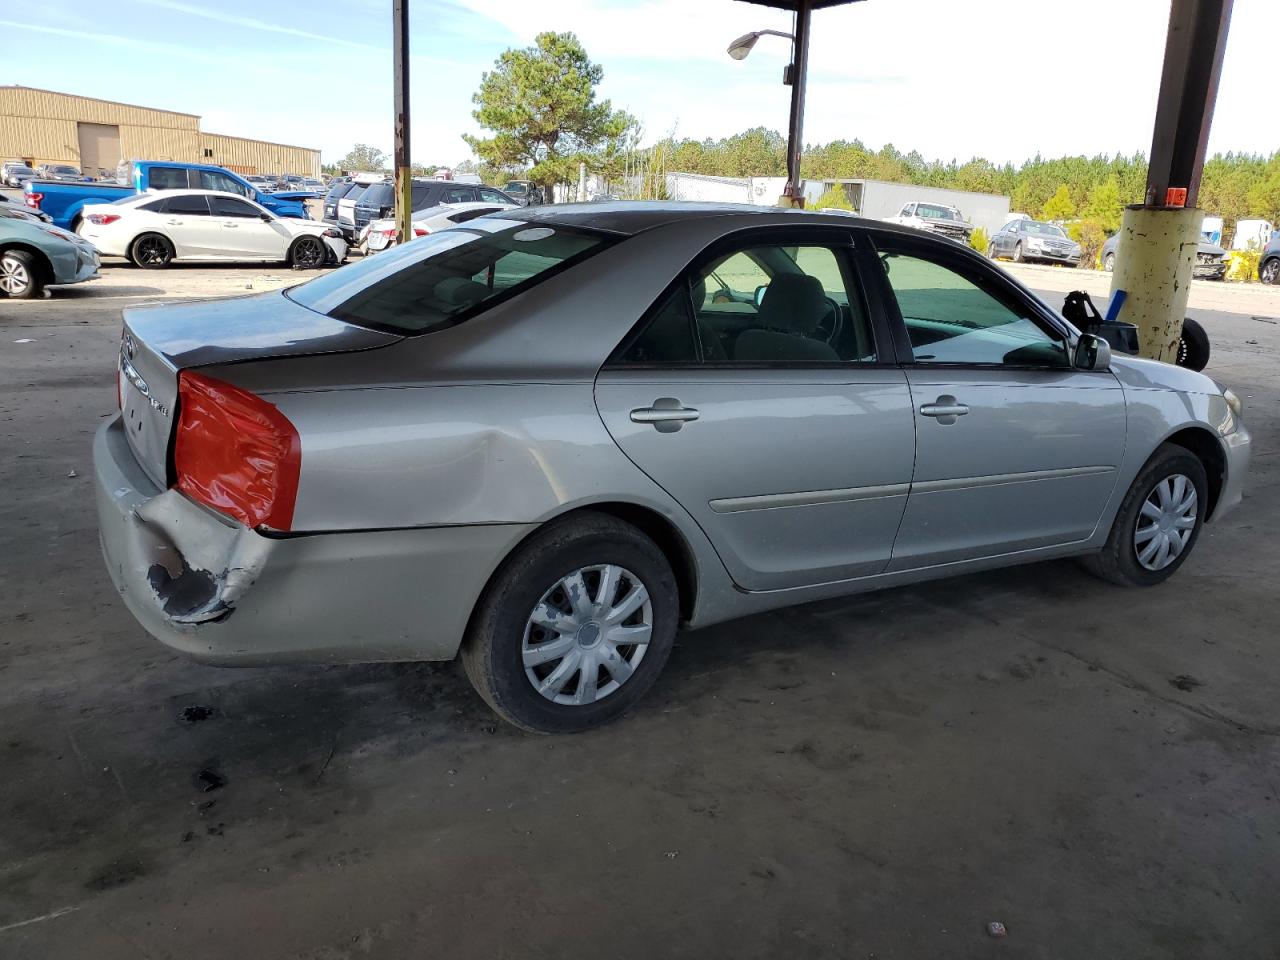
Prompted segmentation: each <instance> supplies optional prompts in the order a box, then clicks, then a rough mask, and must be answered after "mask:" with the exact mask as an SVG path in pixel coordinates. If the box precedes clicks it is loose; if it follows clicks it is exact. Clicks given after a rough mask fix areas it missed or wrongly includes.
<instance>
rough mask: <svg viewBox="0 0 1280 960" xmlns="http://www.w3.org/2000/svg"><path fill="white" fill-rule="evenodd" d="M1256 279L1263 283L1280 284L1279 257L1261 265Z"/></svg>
mask: <svg viewBox="0 0 1280 960" xmlns="http://www.w3.org/2000/svg"><path fill="white" fill-rule="evenodd" d="M1224 276H1225V274H1224ZM1258 279H1259V280H1261V281H1262V282H1263V283H1280V257H1272V258H1271V259H1270V260H1268V261H1266V262H1265V263H1263V265H1262V266H1261V267H1259V268H1258Z"/></svg>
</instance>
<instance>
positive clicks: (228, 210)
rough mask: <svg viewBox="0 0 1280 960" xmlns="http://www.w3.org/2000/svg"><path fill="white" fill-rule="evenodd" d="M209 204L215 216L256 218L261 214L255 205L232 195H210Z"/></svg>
mask: <svg viewBox="0 0 1280 960" xmlns="http://www.w3.org/2000/svg"><path fill="white" fill-rule="evenodd" d="M209 206H210V207H211V208H212V209H213V215H214V216H215V217H242V218H245V219H256V218H257V217H258V216H260V215H261V213H260V211H259V210H258V208H257V207H254V206H253V205H251V204H248V203H245V202H244V201H243V200H236V199H235V198H233V197H210V198H209Z"/></svg>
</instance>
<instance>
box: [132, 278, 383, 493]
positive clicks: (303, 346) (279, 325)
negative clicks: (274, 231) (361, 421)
mask: <svg viewBox="0 0 1280 960" xmlns="http://www.w3.org/2000/svg"><path fill="white" fill-rule="evenodd" d="M400 339H403V338H402V337H399V336H396V335H395V334H390V333H384V332H382V331H378V330H370V329H367V328H365V327H358V326H355V325H354V324H350V323H344V322H343V321H341V320H335V319H333V318H332V317H326V316H324V315H323V314H320V313H316V312H314V311H312V310H309V309H307V308H306V307H303V306H301V305H299V304H297V303H294V302H293V301H292V300H290V299H289V298H288V297H286V296H284V294H283V292H282V291H272V292H271V293H262V294H256V295H254V296H250V297H236V298H232V299H229V300H207V301H201V302H191V303H178V304H159V305H151V306H142V307H129V308H128V309H126V310H125V311H124V331H123V334H122V337H121V342H120V359H119V363H118V365H117V368H116V376H117V378H118V381H119V386H120V407H121V413H122V416H123V417H124V425H125V433H126V435H127V436H128V438H129V446H130V447H131V448H132V450H133V454H134V456H135V457H137V459H138V463H139V464H141V466H142V468H143V469H144V470H145V471H146V472H147V475H148V476H150V477H151V479H152V480H154V481H155V482H156V484H157V485H159V486H160V487H167V486H168V485H169V477H168V461H169V444H170V440H171V437H172V436H173V431H174V428H175V426H176V425H177V399H178V373H179V372H180V371H182V370H186V369H190V368H193V367H202V366H209V365H211V364H222V363H236V362H239V361H245V360H261V359H267V358H269V357H293V356H312V355H315V354H321V353H347V352H351V351H356V350H372V349H375V348H377V347H384V346H387V345H388V344H392V343H395V342H396V341H397V340H400Z"/></svg>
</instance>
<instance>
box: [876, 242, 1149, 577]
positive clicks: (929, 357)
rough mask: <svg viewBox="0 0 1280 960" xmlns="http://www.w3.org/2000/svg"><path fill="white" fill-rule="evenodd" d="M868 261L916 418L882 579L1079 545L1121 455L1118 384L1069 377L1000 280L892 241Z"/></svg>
mask: <svg viewBox="0 0 1280 960" xmlns="http://www.w3.org/2000/svg"><path fill="white" fill-rule="evenodd" d="M880 252H881V254H882V262H883V264H884V267H885V270H886V273H885V275H884V278H883V279H884V280H886V281H887V286H888V287H889V288H890V289H891V290H892V297H891V298H890V305H891V309H893V308H894V306H895V305H896V311H897V312H898V313H899V314H900V317H901V322H902V324H903V326H904V327H905V333H906V336H907V338H908V339H909V340H910V349H911V354H912V362H911V363H909V364H907V365H906V372H907V380H908V383H909V384H910V387H911V395H912V401H913V404H914V407H915V415H916V466H915V476H914V478H913V480H912V487H911V495H910V497H909V499H908V501H907V507H906V511H905V513H904V515H903V518H902V529H901V531H900V532H899V534H898V539H897V542H896V543H895V545H894V549H893V560H892V562H891V563H890V565H889V568H888V569H889V570H891V571H893V570H904V569H911V568H914V567H923V566H931V565H935V564H942V563H950V562H954V561H960V560H968V559H974V558H978V557H988V556H996V555H1000V554H1007V553H1013V552H1017V551H1020V550H1029V549H1034V548H1037V547H1048V546H1055V545H1060V544H1067V543H1073V542H1077V541H1080V540H1085V539H1087V538H1088V537H1089V536H1090V535H1091V534H1092V533H1093V531H1094V529H1095V527H1096V526H1097V524H1098V521H1099V519H1100V518H1101V515H1102V511H1103V508H1104V506H1105V505H1106V502H1107V499H1108V497H1110V495H1111V492H1112V489H1113V488H1114V486H1115V483H1116V477H1117V468H1118V467H1119V464H1120V458H1121V456H1122V455H1123V453H1124V444H1125V430H1126V415H1125V402H1124V393H1123V391H1122V389H1121V387H1120V384H1119V382H1118V381H1117V380H1116V379H1115V377H1114V376H1112V375H1111V374H1110V373H1109V372H1106V371H1098V372H1093V371H1082V370H1076V369H1073V368H1072V367H1071V366H1070V363H1069V361H1068V349H1067V342H1066V338H1065V336H1064V335H1063V333H1062V332H1061V331H1060V330H1058V329H1056V328H1055V327H1054V326H1053V325H1052V324H1051V323H1049V322H1048V320H1047V319H1046V317H1045V316H1044V314H1043V308H1042V307H1039V306H1038V305H1035V304H1033V303H1031V301H1030V300H1029V298H1027V297H1026V295H1025V294H1023V293H1022V292H1021V291H1020V290H1018V289H1017V288H1016V287H1015V286H1014V285H1013V284H1012V283H1009V282H1008V281H1007V280H1006V279H1004V278H1003V277H1002V275H1000V274H999V272H998V270H996V269H994V268H987V267H986V265H985V264H980V263H974V262H972V260H971V259H970V258H968V257H964V256H963V255H960V256H957V255H956V254H952V253H949V252H947V253H942V252H939V251H937V250H936V249H932V248H931V247H926V246H924V245H920V244H912V243H910V242H909V241H906V240H901V239H898V238H884V239H883V240H882V241H881V244H880ZM894 319H895V320H896V319H897V318H894ZM899 329H900V330H901V329H902V327H900V328H899Z"/></svg>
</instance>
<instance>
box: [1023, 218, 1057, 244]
mask: <svg viewBox="0 0 1280 960" xmlns="http://www.w3.org/2000/svg"><path fill="white" fill-rule="evenodd" d="M1022 230H1023V232H1024V233H1031V234H1035V235H1036V236H1040V237H1057V238H1060V239H1062V238H1065V237H1066V234H1065V233H1063V232H1062V228H1060V227H1055V226H1054V225H1053V224H1052V223H1036V221H1034V220H1023V221H1022Z"/></svg>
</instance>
